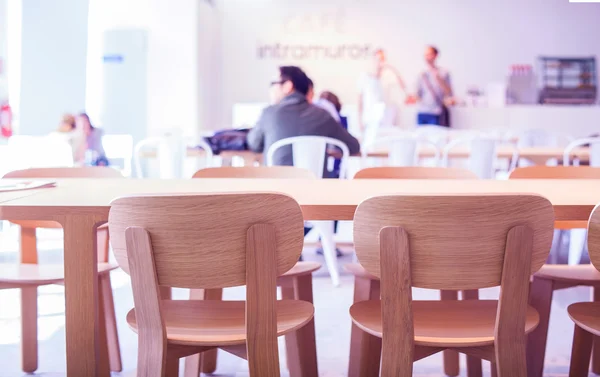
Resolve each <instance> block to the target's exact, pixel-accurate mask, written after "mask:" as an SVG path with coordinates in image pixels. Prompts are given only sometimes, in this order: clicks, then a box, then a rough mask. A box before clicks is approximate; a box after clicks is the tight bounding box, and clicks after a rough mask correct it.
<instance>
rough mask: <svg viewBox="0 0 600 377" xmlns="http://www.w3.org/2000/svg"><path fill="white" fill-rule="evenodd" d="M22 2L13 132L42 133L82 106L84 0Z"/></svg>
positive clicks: (84, 64)
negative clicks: (17, 100) (16, 120)
mask: <svg viewBox="0 0 600 377" xmlns="http://www.w3.org/2000/svg"><path fill="white" fill-rule="evenodd" d="M22 5H23V8H22V23H21V25H22V29H21V33H22V34H21V35H22V45H21V85H20V88H21V93H20V106H19V120H20V122H19V123H20V127H19V133H21V134H32V135H43V134H46V133H48V132H51V131H53V130H54V129H55V128H56V127H57V126H58V123H59V121H60V118H61V116H62V114H64V113H76V112H80V111H83V110H85V108H84V107H85V86H86V54H87V33H88V0H25V1H23V2H22Z"/></svg>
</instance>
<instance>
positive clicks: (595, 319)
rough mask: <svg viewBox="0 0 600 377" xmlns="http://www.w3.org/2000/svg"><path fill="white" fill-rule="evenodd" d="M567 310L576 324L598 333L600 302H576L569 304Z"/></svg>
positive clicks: (599, 327) (599, 333)
mask: <svg viewBox="0 0 600 377" xmlns="http://www.w3.org/2000/svg"><path fill="white" fill-rule="evenodd" d="M567 311H568V312H569V317H571V319H572V320H573V322H575V323H576V324H577V326H579V327H581V328H582V329H584V330H585V331H587V332H590V333H592V334H594V335H600V302H578V303H576V304H572V305H570V306H569V307H568V308H567Z"/></svg>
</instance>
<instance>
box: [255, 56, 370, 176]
mask: <svg viewBox="0 0 600 377" xmlns="http://www.w3.org/2000/svg"><path fill="white" fill-rule="evenodd" d="M271 87H275V88H272V89H271V93H272V94H273V95H274V96H273V99H274V100H275V101H276V104H274V105H271V106H269V107H267V108H266V109H265V110H264V111H263V113H262V114H261V116H260V119H259V120H258V123H257V124H256V126H255V127H254V128H252V129H251V130H250V132H249V133H248V139H247V143H248V147H249V148H250V149H251V150H252V151H254V152H266V151H268V150H269V147H270V146H271V145H272V144H273V143H275V142H276V141H279V140H281V139H286V138H289V137H294V136H326V137H331V138H334V139H337V140H340V141H342V142H343V143H345V144H346V145H347V146H348V149H349V150H350V153H351V154H356V153H359V152H360V144H359V142H358V140H357V139H356V138H354V137H353V136H352V135H350V133H348V131H347V130H345V129H344V128H343V127H342V126H341V125H340V124H339V123H338V122H336V120H335V119H333V118H332V117H331V115H329V113H328V112H327V111H325V110H323V109H321V108H320V107H318V106H315V105H313V104H311V103H309V102H308V100H307V95H308V93H309V79H308V77H307V76H306V74H305V73H304V71H302V70H301V69H300V68H298V67H294V66H284V67H280V68H279V77H278V78H277V79H276V80H275V81H273V82H272V83H271ZM274 164H275V165H288V166H291V165H293V158H292V148H291V146H289V147H284V148H281V149H279V150H278V151H277V152H275V155H274ZM328 174H329V172H328V171H327V169H324V175H325V176H327V175H328Z"/></svg>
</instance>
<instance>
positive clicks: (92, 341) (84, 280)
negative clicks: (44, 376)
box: [57, 215, 110, 377]
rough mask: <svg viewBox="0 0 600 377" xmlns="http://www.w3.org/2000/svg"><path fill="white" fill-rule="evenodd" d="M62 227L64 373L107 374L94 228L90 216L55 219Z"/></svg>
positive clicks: (72, 375) (71, 376)
mask: <svg viewBox="0 0 600 377" xmlns="http://www.w3.org/2000/svg"><path fill="white" fill-rule="evenodd" d="M57 220H58V221H59V222H60V223H61V224H62V226H63V229H64V255H65V262H64V265H65V322H66V338H67V339H66V343H67V351H66V353H67V376H68V377H81V376H98V377H105V376H110V371H109V366H108V363H102V362H101V360H102V359H104V357H103V356H102V355H103V353H104V352H105V351H104V352H103V350H102V347H101V345H100V339H102V338H101V337H100V334H99V333H100V326H99V313H98V309H99V307H98V306H99V305H98V304H99V301H98V266H97V243H96V227H97V225H98V224H99V223H101V222H102V221H106V220H105V219H103V218H101V217H99V216H94V215H88V216H85V215H80V216H64V217H63V218H62V219H57Z"/></svg>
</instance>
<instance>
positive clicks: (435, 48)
mask: <svg viewBox="0 0 600 377" xmlns="http://www.w3.org/2000/svg"><path fill="white" fill-rule="evenodd" d="M427 47H429V48H430V49H431V51H433V53H434V54H435V56H438V55H439V53H440V50H438V48H437V47H435V46H434V45H429V46H427Z"/></svg>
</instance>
